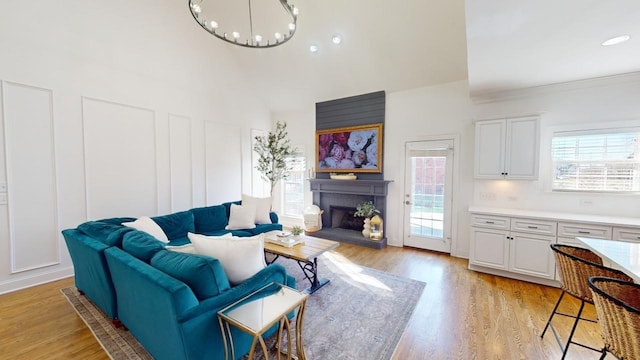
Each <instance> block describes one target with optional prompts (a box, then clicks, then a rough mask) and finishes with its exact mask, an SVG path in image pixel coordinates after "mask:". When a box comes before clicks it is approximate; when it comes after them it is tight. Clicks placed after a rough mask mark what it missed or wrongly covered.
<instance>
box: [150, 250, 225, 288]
mask: <svg viewBox="0 0 640 360" xmlns="http://www.w3.org/2000/svg"><path fill="white" fill-rule="evenodd" d="M151 266H153V267H155V268H156V269H158V270H161V271H162V272H164V273H166V274H169V275H171V276H172V277H174V278H176V279H178V280H180V281H182V282H184V283H185V284H187V285H188V286H189V287H190V288H191V290H192V291H193V293H194V294H195V295H196V297H197V298H198V300H201V301H202V300H204V299H208V298H210V297H212V296H217V295H219V294H220V293H222V292H224V291H226V290H229V289H230V288H231V286H230V285H229V280H228V279H227V275H226V274H225V273H224V269H223V268H222V265H220V261H219V260H218V259H214V258H212V257H209V256H203V255H195V254H184V253H179V252H175V251H168V250H163V251H159V252H158V253H156V254H155V255H154V256H153V258H151Z"/></svg>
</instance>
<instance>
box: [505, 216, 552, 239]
mask: <svg viewBox="0 0 640 360" xmlns="http://www.w3.org/2000/svg"><path fill="white" fill-rule="evenodd" d="M557 226H558V223H556V222H555V221H544V220H532V219H519V218H512V219H511V231H519V232H525V233H530V234H540V235H550V236H556V228H557Z"/></svg>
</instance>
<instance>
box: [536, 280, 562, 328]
mask: <svg viewBox="0 0 640 360" xmlns="http://www.w3.org/2000/svg"><path fill="white" fill-rule="evenodd" d="M564 294H565V292H564V290H562V294H560V298H558V302H556V306H555V307H554V308H553V311H552V312H551V316H549V320H547V325H545V326H544V330H542V335H540V337H541V338H543V337H544V334H545V333H546V332H547V329H548V328H549V325H551V320H552V319H553V316H554V315H555V314H556V311H557V310H558V306H560V303H561V302H562V298H563V297H564Z"/></svg>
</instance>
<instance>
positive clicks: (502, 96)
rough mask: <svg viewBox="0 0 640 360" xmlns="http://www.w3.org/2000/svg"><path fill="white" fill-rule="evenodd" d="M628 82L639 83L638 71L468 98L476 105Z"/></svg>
mask: <svg viewBox="0 0 640 360" xmlns="http://www.w3.org/2000/svg"><path fill="white" fill-rule="evenodd" d="M629 84H637V85H640V72H631V73H626V74H618V75H611V76H603V77H597V78H590V79H583V80H575V81H567V82H562V83H556V84H549V85H540V86H533V87H527V88H519V89H511V90H497V91H483V92H479V93H478V94H470V98H471V101H472V102H473V104H474V105H478V104H487V103H494V102H501V101H508V100H517V99H523V98H531V97H538V96H544V95H549V94H557V93H566V92H572V91H580V90H585V89H593V88H602V87H610V86H622V85H629Z"/></svg>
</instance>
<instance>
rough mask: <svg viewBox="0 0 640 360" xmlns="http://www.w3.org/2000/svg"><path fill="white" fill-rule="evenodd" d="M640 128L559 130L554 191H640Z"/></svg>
mask: <svg viewBox="0 0 640 360" xmlns="http://www.w3.org/2000/svg"><path fill="white" fill-rule="evenodd" d="M639 138H640V128H634V129H617V130H611V129H609V130H602V131H589V132H566V133H555V134H554V136H553V139H552V142H551V156H552V158H553V169H554V174H553V185H552V189H553V190H566V191H585V192H589V191H591V192H637V191H640V156H639V155H638V139H639Z"/></svg>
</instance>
